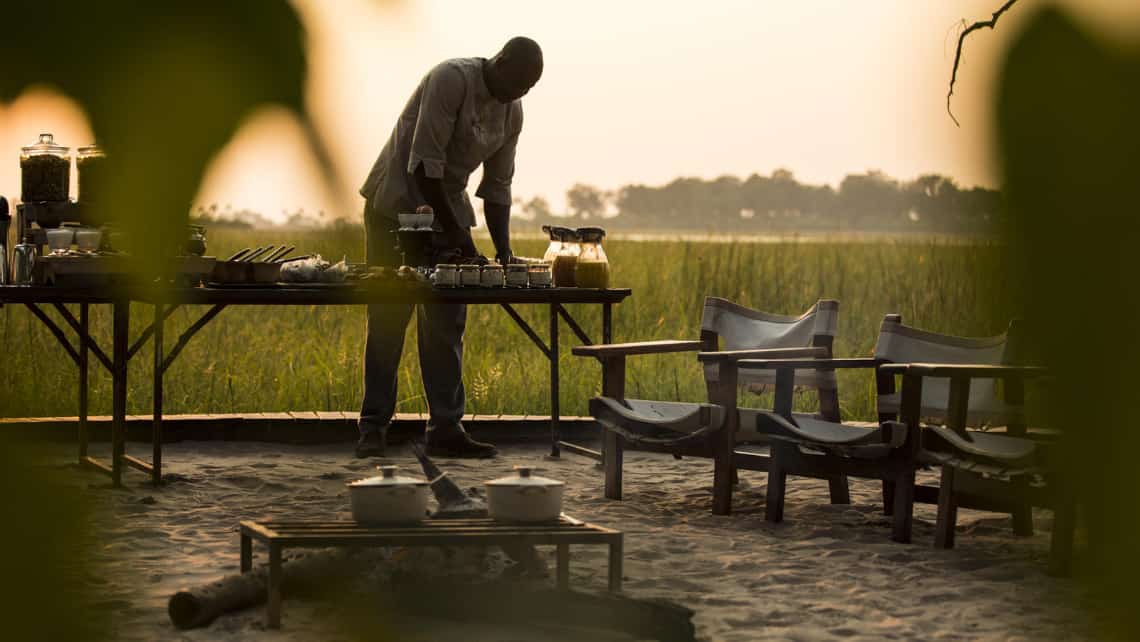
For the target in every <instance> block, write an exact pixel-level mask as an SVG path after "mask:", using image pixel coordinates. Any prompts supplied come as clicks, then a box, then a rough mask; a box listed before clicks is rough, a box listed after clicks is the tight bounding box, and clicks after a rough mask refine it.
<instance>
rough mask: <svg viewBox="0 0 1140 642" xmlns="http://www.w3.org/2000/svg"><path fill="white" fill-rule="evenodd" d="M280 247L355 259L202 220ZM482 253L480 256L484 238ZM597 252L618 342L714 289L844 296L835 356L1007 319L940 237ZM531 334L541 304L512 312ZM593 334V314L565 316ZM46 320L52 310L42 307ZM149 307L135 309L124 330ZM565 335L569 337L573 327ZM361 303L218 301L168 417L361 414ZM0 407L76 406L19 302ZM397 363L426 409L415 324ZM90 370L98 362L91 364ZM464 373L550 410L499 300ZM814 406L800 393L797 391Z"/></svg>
mask: <svg viewBox="0 0 1140 642" xmlns="http://www.w3.org/2000/svg"><path fill="white" fill-rule="evenodd" d="M268 242H275V243H282V242H288V243H290V244H295V245H297V246H298V248H300V251H303V252H320V253H321V254H322V255H324V256H325V257H326V258H330V259H332V260H337V259H339V258H341V257H342V256H345V255H347V256H348V258H349V260H358V261H359V260H362V258H363V237H362V233H361V231H360V230H358V229H356V228H344V229H337V230H322V231H274V232H267V231H227V230H211V231H210V236H209V243H210V253H211V254H214V255H219V256H226V255H228V254H230V253H231V252H233V251H234V250H236V249H239V248H241V247H246V246H253V245H259V244H262V243H268ZM480 247H482V248H484V249H485V251H489V249H490V243H489V241H486V240H483V241H481V243H480ZM544 247H545V243H544V242H542V241H539V240H534V239H531V240H520V241H518V242H517V243H516V246H515V250H516V252H518V253H520V254H524V255H530V256H534V255H538V254H540V253H541V252H542V250H543V249H544ZM606 250H607V252H608V254H609V256H610V261H611V263H612V265H613V274H614V277H613V278H614V284H615V286H623V287H630V288H632V289H633V296H632V297H631V298H630V299H628V300H627V301H626V302H625V303H623V304H621V305H619V306H616V308H615V329H614V336H615V340H618V341H633V340H640V339H664V338H696V337H697V335H698V333H699V328H700V314H701V301H702V299H703V298H704V297H705V296H709V295H715V296H721V297H725V298H728V299H731V300H734V301H737V302H739V303H741V304H744V305H747V306H752V307H756V308H759V309H762V310H767V311H771V312H779V313H784V314H798V313H800V312H802V311H803V310H804V309H806V308H807V307H808V306H810V305H811V304H812V303H813V302H814V301H816V300H817V299H819V298H823V297H828V298H835V299H838V300H839V301H840V322H839V337H838V339H837V342H836V353H837V355H840V356H859V355H867V354H870V352H871V351H872V349H873V347H874V342H875V337H876V334H877V332H878V326H879V323H880V321H881V320H882V317H883V314H885V313H888V312H897V313H901V314H902V315H903V319H904V321H905V322H907V323H910V324H914V325H917V326H920V327H923V328H928V329H930V330H935V331H940V332H951V333H956V334H962V335H988V334H996V333H999V332H1001V331H1002V330H1004V328H1005V325H1006V324H1007V322H1008V319H1009V318H1010V316H1012V315H1013V314H1014V313H1015V306H1016V302H1015V301H1012V300H1010V299H1009V298H1008V296H1007V295H1008V292H1009V291H1010V289H1011V288H1010V287H1009V284H1008V283H1006V282H1005V277H1004V275H1005V273H1006V271H1005V270H1003V269H1002V267H1001V264H1000V263H1001V252H1000V248H998V247H996V246H994V245H987V244H965V243H960V242H950V241H905V242H904V241H890V242H878V243H871V242H815V243H763V244H761V243H739V244H732V243H722V242H721V243H715V242H714V243H709V242H698V241H616V240H615V241H610V242H607V245H606ZM203 311H204V309H201V308H199V309H181V310H178V311H177V312H176V313H175V314H174V316H173V317H172V322H170V323H168V325H167V328H168V331H167V335H168V341H169V342H171V343H172V342H173V337H174V336H177V332H180V331H181V329H182V328H184V327H186V326H187V325H188V324H190V323H192V322H193V320H194V319H195V318H197V315H199V314H201V313H202V312H203ZM519 311H520V313H521V314H522V315H523V316H524V317H525V318H526V319H528V320H529V321H530V322H531V323H532V324H533V325H534V326H535V327H536V328H538V329H539V333H540V335H544V334H545V328H546V324H547V323H548V320H547V319H548V317H547V310H546V309H545V308H540V307H532V308H528V307H526V306H520V307H519ZM572 312H573V313H574V314H575V315H576V316H577V317H578V319H579V320H580V321H581V322H582V324H583V327H584V328H586V329H587V331H588V332H591V333H594V334H595V335H596V336H597V338H600V334H601V331H600V327H601V314H600V311H599V310H597V309H594V308H592V307H591V308H587V309H577V310H573V311H572ZM52 314H54V312H52ZM150 314H151V312H150V309H149V308H147V307H146V306H138V309H136V310H135V311H134V313H133V315H132V324H133V327H132V336H134V335H135V334H137V332H138V331H139V329H140V328H141V327H142V326H144V325H145V319H147V318H149V317H150ZM92 316H93V324H94V328H95V331H96V333H97V335H98V337H99V341H100V343H101V344H102V345H104V346H107V347H108V348H109V346H110V311H109V310H105V309H97V310H95V311H94V312H93V314H92ZM562 336H563V337H570V336H572V335H570V332H569V331H568V330H566V331H564V332H563V335H562ZM363 337H364V311H363V309H357V308H347V307H313V308H240V309H229V310H226V311H224V312H223V313H222V314H221V315H220V316H219V317H218V319H217V320H215V321H214V322H213V323H212V324H210V325H209V326H208V327H207V328H206V329H205V330H203V331H202V332H201V333H199V335H198V336H197V337H196V338H195V339H194V341H193V342H192V343H191V344H190V345H189V347H188V348H187V349H186V351H185V352H183V353H182V355H181V356H180V357H179V359H178V361H177V362H176V363H175V365H174V366H173V367H172V368H171V370H170V372H169V373H168V374H167V378H166V405H165V407H166V412H168V413H172V414H173V413H206V412H212V413H224V412H255V411H264V412H270V411H286V410H357V409H358V408H359V404H360V398H361V385H362V384H361V355H362V352H363ZM0 340H2V341H3V345H4V353H5V357H4V360H3V367H2V368H0V416H8V417H12V416H59V415H74V414H75V412H76V406H77V401H76V393H75V389H76V373H75V369H74V366H73V364H72V363H71V361H70V360H69V359H68V358H67V356H66V354H65V353H64V351H63V350H62V349H61V348H60V347H59V346H58V345H57V344H56V343H55V339H54V338H53V337H52V336H51V335H50V334H49V333H48V332H47V330H45V329H44V328H43V327H42V325H41V324H40V323H39V322H37V321H36V320H35V319H34V318H33V317H32V315H31V314H30V313H29V312H28V311H27V310H26V309H24V308H23V307H18V306H5V307H4V308H3V309H0ZM566 343H567V341H566V340H564V341H563V350H562V354H561V357H560V359H561V367H562V373H563V375H562V396H561V402H562V412H563V414H566V415H576V414H577V415H581V414H586V400H587V399H588V398H589V397H590V396H592V395H594V394H596V393H597V390H598V387H599V385H600V384H599V375H600V372H599V367H598V365H597V364H596V363H595V362H593V361H590V360H585V359H580V358H576V357H573V356H571V355H570V354H569V347H568V346H567V345H566ZM405 347H406V348H407V349H406V350H405V353H404V357H403V361H402V362H401V377H402V381H401V385H400V399H399V404H398V411H400V412H417V411H422V410H425V409H426V408H425V404H424V399H423V393H422V388H421V386H420V381H419V379H420V377H419V365H418V361H417V359H416V351H415V328H414V324H411V327H409V330H408V337H407V341H406V343H405ZM92 361H93V364H94V360H92ZM151 361H152V359H151V351H150V348H149V347H147V348H146V349H145V350H143V351H142V352H140V354H139V357H137V358H136V361H135V362H133V363H132V366H131V371H130V391H129V397H128V398H129V407H128V412H129V413H132V414H136V413H137V414H145V413H149V411H150V404H151V399H150V397H151V393H150V380H151ZM91 372H92V378H91V383H92V397H91V399H92V414H109V412H110V387H111V385H110V384H111V382H110V377H109V376H108V375H107V374H106V373H105V372H103V371H102V368H97V367H96V366H95V365H92V368H91ZM464 380H465V384H466V388H467V408H468V412H471V413H477V414H482V413H488V414H544V413H548V412H549V407H550V401H549V393H548V368H547V364H546V362H545V360H544V359H542V358H541V355H540V354H539V353H538V351H537V350H536V349H535V347H534V346H533V345H531V343H530V341H529V340H528V339H527V338H526V337H525V336H524V335H523V334H522V332H520V331H519V330H518V329H517V328H516V327H515V326H514V324H513V323H512V322H511V320H510V319H509V318H508V317H507V315H506V314H505V313H504V312H503V311H502V310H500V309H499V308H497V307H494V306H474V307H471V308H470V309H469V312H468V322H467V334H466V353H465V364H464ZM627 380H628V388H627V390H628V391H629V394H630V395H631V396H640V397H645V398H655V399H686V400H695V399H700V398H701V397H702V396H703V394H704V392H703V382H702V380H701V377H700V370H699V368H698V367H697V365H696V363H695V360H694V358H693V357H692V356H691V355H670V356H663V357H640V358H635V359H634V360H632V361H631V363H630V369H629V371H628V374H627ZM840 395H841V402H842V405H843V410H844V414H845V416H847V417H850V418H859V419H869V418H871V417H872V416H873V409H874V388H873V382H872V380H871V378H870V377H869V376H868V375H867V374H845V375H843V376H842V378H841V389H840ZM798 403H800V404H809V403H811V400H810V399H807V398H805V399H801V400H799V402H798Z"/></svg>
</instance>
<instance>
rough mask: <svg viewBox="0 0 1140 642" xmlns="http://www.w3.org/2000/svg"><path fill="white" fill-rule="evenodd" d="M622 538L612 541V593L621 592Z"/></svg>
mask: <svg viewBox="0 0 1140 642" xmlns="http://www.w3.org/2000/svg"><path fill="white" fill-rule="evenodd" d="M621 559H622V536H621V535H618V536H617V537H615V538H613V539H611V540H610V592H611V593H617V592H619V591H621V576H622V565H621Z"/></svg>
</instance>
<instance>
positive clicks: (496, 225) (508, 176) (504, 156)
mask: <svg viewBox="0 0 1140 642" xmlns="http://www.w3.org/2000/svg"><path fill="white" fill-rule="evenodd" d="M512 107H513V110H512V113H511V116H512V119H511V120H512V122H511V123H509V127H510V130H509V132H508V134H507V138H506V140H504V141H503V146H502V147H500V148H499V149H498V151H496V152H495V153H494V154H493V155H492V156H491V157H490V158H488V159H487V160H486V161H484V163H483V180H482V181H481V182H480V183H479V189H477V190H476V191H475V195H476V196H478V197H479V198H482V199H483V217H484V218H485V219H486V221H487V231H488V232H490V233H491V241H492V242H493V243H494V244H495V255H496V257H497V258H498V259H499V262H500V263H506V262H508V261H509V260H510V257H511V256H513V253H512V252H511V181H512V180H513V179H514V176H515V150H516V149H517V148H518V142H519V134H520V133H521V132H522V107H521V106H519V105H518V104H517V103H516V104H515V105H513V106H512Z"/></svg>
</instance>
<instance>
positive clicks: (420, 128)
mask: <svg viewBox="0 0 1140 642" xmlns="http://www.w3.org/2000/svg"><path fill="white" fill-rule="evenodd" d="M485 62H486V61H485V60H484V59H483V58H454V59H451V60H445V61H443V62H441V63H440V64H438V65H436V66H435V68H433V69H432V70H431V71H429V72H428V73H427V75H426V76H424V77H423V80H421V81H420V84H419V86H418V87H416V91H415V93H414V94H412V97H411V99H410V100H408V104H407V105H406V106H405V107H404V111H403V113H401V114H400V118H399V120H398V121H396V127H395V128H394V129H393V130H392V135H391V136H390V137H389V138H388V142H387V143H386V144H385V145H384V149H383V150H381V152H380V156H379V158H377V159H376V162H375V163H374V164H373V166H372V171H370V172H369V173H368V179H367V180H366V181H365V182H364V186H363V187H361V188H360V194H361V195H362V196H364V198H366V199H368V200H369V202H370V203H371V206H372V210H373V212H374V213H376V214H379V215H382V216H386V217H389V218H392V219H395V218H396V214H397V213H399V212H411V211H413V210H414V209H415V208H416V207H417V206H419V205H422V204H424V203H425V202H426V201H424V200H423V198H422V197H420V196H419V190H418V189H417V188H416V185H415V179H414V177H413V176H412V173H413V172H415V170H416V167H417V166H419V165H420V164H421V163H422V164H423V166H424V172H425V174H426V175H427V176H428V177H429V178H438V179H442V180H443V191H444V194H446V196H447V199H448V201H449V203H450V204H451V207H452V209H453V210H454V211H455V215H456V217H457V218H458V223H459V224H460V225H466V226H467V227H471V226H473V225H474V224H475V211H474V209H472V207H471V200H470V199H469V198H468V197H467V181H468V179H469V178H470V177H471V173H472V172H473V171H475V169H476V168H478V167H479V165H480V164H482V165H483V180H482V181H481V182H480V183H479V188H478V189H477V190H476V191H475V195H476V196H478V197H479V198H482V199H483V200H485V201H488V202H491V203H499V204H503V205H510V203H511V179H512V178H513V177H514V173H515V147H516V145H517V143H518V139H519V132H520V131H522V122H523V113H522V103H521V102H520V101H518V100H516V101H514V102H512V103H510V104H507V105H504V104H503V103H501V102H499V101H498V100H496V99H495V98H494V97H493V96H491V93H490V91H488V90H487V85H486V84H485V83H484V82H483V65H484V64H485Z"/></svg>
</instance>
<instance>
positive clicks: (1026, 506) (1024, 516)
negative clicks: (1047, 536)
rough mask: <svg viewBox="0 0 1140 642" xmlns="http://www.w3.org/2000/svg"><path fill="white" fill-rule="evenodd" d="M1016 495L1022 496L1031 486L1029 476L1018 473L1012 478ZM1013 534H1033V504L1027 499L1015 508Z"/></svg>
mask: <svg viewBox="0 0 1140 642" xmlns="http://www.w3.org/2000/svg"><path fill="white" fill-rule="evenodd" d="M1010 484H1011V485H1012V486H1013V491H1014V496H1015V497H1018V498H1021V497H1024V496H1025V491H1026V489H1027V488H1028V487H1029V477H1027V476H1025V475H1018V476H1017V477H1014V478H1012V479H1011V480H1010ZM1013 534H1014V535H1020V536H1022V537H1032V536H1033V505H1032V504H1030V503H1029V502H1027V501H1023V502H1019V503H1018V504H1017V506H1016V508H1014V509H1013Z"/></svg>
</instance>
